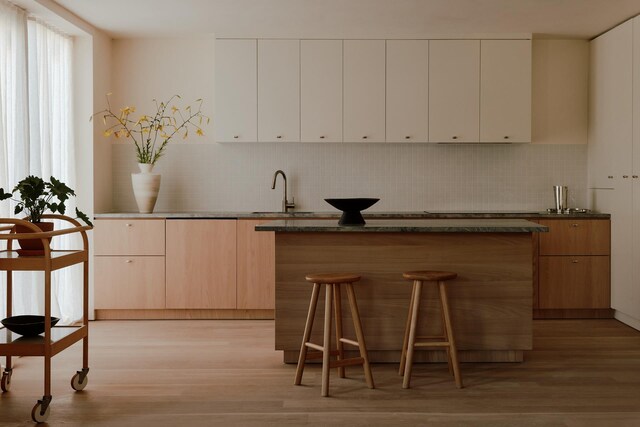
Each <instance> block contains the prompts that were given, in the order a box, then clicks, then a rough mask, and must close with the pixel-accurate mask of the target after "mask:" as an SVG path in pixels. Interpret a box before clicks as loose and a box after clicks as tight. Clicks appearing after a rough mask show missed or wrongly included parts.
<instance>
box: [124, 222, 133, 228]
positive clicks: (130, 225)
mask: <svg viewBox="0 0 640 427" xmlns="http://www.w3.org/2000/svg"><path fill="white" fill-rule="evenodd" d="M125 225H126V226H127V227H132V226H133V224H131V223H129V222H127V223H126V224H125Z"/></svg>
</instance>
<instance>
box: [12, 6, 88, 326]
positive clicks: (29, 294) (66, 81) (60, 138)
mask: <svg viewBox="0 0 640 427" xmlns="http://www.w3.org/2000/svg"><path fill="white" fill-rule="evenodd" d="M6 24H11V25H6ZM72 48H73V41H72V40H71V39H70V38H69V37H67V36H65V35H62V34H60V33H58V32H57V31H55V30H53V29H51V28H49V27H48V26H47V25H46V24H44V23H41V22H37V21H32V20H29V21H27V17H26V16H25V14H24V12H23V11H21V10H20V9H18V8H16V7H15V6H13V5H11V4H8V3H7V2H6V1H5V0H0V67H1V70H2V74H1V75H0V80H2V86H0V149H2V152H1V154H2V157H0V186H1V187H3V188H5V190H10V189H12V188H13V187H14V186H15V184H16V183H17V182H18V181H19V180H21V179H22V178H24V177H25V176H27V175H29V174H31V175H37V176H41V177H42V178H43V179H45V180H48V179H49V177H51V176H54V177H56V178H57V179H59V180H61V181H63V182H65V183H66V184H67V185H68V186H69V187H71V188H75V183H76V181H75V168H74V148H73V147H74V141H73V123H72V112H73V105H72V104H71V102H72V99H73V97H72V85H71V82H72V73H71V71H72V55H71V54H72ZM9 79H12V80H9ZM5 80H6V83H5ZM18 88H20V89H18ZM5 92H7V94H8V95H7V96H5V95H4V94H5ZM16 107H19V108H16ZM0 209H1V210H0V215H2V216H12V215H13V206H9V204H8V203H6V202H5V203H2V204H1V206H0ZM67 209H68V213H69V214H70V216H75V215H74V214H73V212H74V211H75V200H73V199H72V200H70V201H69V202H67ZM65 226H69V224H66V223H63V224H60V223H57V224H56V228H61V227H65ZM78 245H79V242H78V239H75V240H72V239H66V240H64V238H62V239H61V238H54V245H53V246H54V248H55V249H64V248H68V247H72V246H75V247H78ZM2 276H3V277H2V279H1V282H0V283H2V284H1V285H0V286H1V287H2V291H3V292H2V293H1V294H0V297H1V298H2V299H3V304H2V305H1V306H0V318H3V317H5V315H6V307H5V304H4V295H5V293H4V289H6V285H5V284H4V282H5V278H4V274H3V275H2ZM81 301H82V268H81V266H75V267H73V268H69V269H63V270H59V271H57V272H55V273H54V274H53V276H52V300H51V303H52V305H51V308H52V314H53V316H56V317H60V318H61V323H67V324H68V323H71V322H73V321H75V320H78V319H79V318H80V317H82V304H81ZM43 312H44V302H43V298H42V273H14V300H13V313H14V315H15V314H36V313H43Z"/></svg>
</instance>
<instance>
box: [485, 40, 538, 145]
mask: <svg viewBox="0 0 640 427" xmlns="http://www.w3.org/2000/svg"><path fill="white" fill-rule="evenodd" d="M480 142H531V40H482V41H481V44H480Z"/></svg>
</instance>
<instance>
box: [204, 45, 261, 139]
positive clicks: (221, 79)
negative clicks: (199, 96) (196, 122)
mask: <svg viewBox="0 0 640 427" xmlns="http://www.w3.org/2000/svg"><path fill="white" fill-rule="evenodd" d="M256 44H257V41H256V40H220V39H219V40H216V59H215V63H216V75H215V82H216V84H215V91H216V92H215V98H216V100H215V103H216V106H215V116H214V117H215V126H214V127H215V130H216V141H218V142H230V141H249V142H250V141H253V142H255V141H257V139H258V131H257V124H258V119H257V105H258V101H257V93H258V92H257V74H256V73H257V63H256Z"/></svg>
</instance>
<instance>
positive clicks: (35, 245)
mask: <svg viewBox="0 0 640 427" xmlns="http://www.w3.org/2000/svg"><path fill="white" fill-rule="evenodd" d="M15 193H18V194H19V198H12V196H13V195H14V194H15ZM75 195H76V193H75V192H74V191H73V190H72V189H71V188H69V187H67V185H66V184H65V183H64V182H62V181H59V180H57V179H55V178H54V177H51V178H50V179H49V181H48V182H47V181H44V180H43V179H42V178H40V177H38V176H34V175H29V176H27V177H26V178H24V179H23V180H22V181H20V182H18V184H17V185H16V186H15V187H14V188H13V190H12V192H11V193H6V192H5V191H4V189H3V188H0V200H6V199H11V200H14V201H15V202H17V203H18V204H17V205H16V207H15V210H14V214H15V215H18V214H19V213H21V212H23V211H24V212H26V214H27V216H28V218H27V219H28V220H29V222H31V223H33V224H35V225H36V226H38V228H40V230H42V231H51V230H53V222H45V221H42V215H44V214H45V213H46V212H47V211H50V212H52V213H59V214H64V213H65V211H66V206H65V202H66V201H67V200H68V199H69V197H71V196H75ZM76 216H77V217H78V218H79V219H81V220H82V221H84V222H85V223H86V224H88V225H93V224H92V223H91V221H90V220H89V217H88V216H87V215H86V214H85V213H83V212H81V211H80V210H78V208H76ZM31 231H32V230H31V229H30V228H27V227H24V226H22V225H16V233H29V232H31ZM18 243H19V244H20V247H21V248H22V249H23V252H24V254H29V255H41V254H42V251H43V250H44V248H43V247H42V242H41V241H40V240H39V239H21V240H18Z"/></svg>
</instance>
